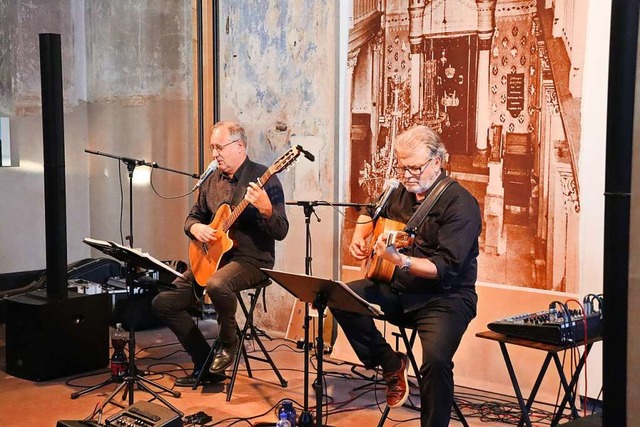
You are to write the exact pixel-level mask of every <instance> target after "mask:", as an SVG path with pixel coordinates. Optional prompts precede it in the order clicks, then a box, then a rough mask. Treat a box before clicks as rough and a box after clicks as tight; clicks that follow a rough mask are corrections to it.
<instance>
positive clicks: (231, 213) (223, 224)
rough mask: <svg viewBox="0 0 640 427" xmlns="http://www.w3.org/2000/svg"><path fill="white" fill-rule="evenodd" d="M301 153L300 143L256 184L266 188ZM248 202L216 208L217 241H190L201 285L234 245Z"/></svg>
mask: <svg viewBox="0 0 640 427" xmlns="http://www.w3.org/2000/svg"><path fill="white" fill-rule="evenodd" d="M302 152H303V149H302V147H301V146H299V145H297V146H295V147H293V148H291V149H290V150H289V151H287V152H286V153H284V154H283V155H282V156H281V157H280V158H279V159H278V160H276V161H275V162H274V163H273V165H271V166H270V167H269V169H267V171H266V172H265V173H264V174H263V175H262V176H261V177H260V178H258V180H257V182H256V184H258V186H259V187H260V188H263V187H264V185H265V184H266V182H267V181H268V180H269V178H271V176H273V175H274V174H276V173H278V172H282V171H283V170H284V169H286V168H287V167H288V166H289V165H291V164H292V163H293V162H294V160H296V159H297V158H298V156H299V155H300V153H302ZM248 204H249V202H247V201H246V200H245V199H242V201H241V202H240V203H239V204H238V206H236V207H235V208H234V209H233V210H231V207H230V206H229V205H227V204H223V205H221V206H220V207H219V208H218V210H217V211H216V214H215V216H214V217H213V221H211V224H209V227H211V228H213V229H214V230H215V234H216V238H217V240H216V241H215V242H214V243H202V242H200V241H197V240H194V239H192V240H191V242H190V243H189V262H190V263H191V271H193V275H194V277H195V279H196V282H197V283H198V284H199V285H200V286H205V285H206V283H207V279H209V277H211V275H212V274H213V273H215V272H216V270H218V267H219V265H220V260H221V259H222V256H223V255H224V254H225V253H226V252H228V251H229V250H230V249H231V248H232V247H233V240H231V238H230V237H229V229H230V228H231V226H232V225H233V223H234V222H235V221H236V220H237V219H238V217H239V216H240V214H242V211H244V209H245V208H246V207H247V205H248Z"/></svg>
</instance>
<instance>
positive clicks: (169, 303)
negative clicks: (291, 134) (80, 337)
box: [152, 122, 289, 387]
mask: <svg viewBox="0 0 640 427" xmlns="http://www.w3.org/2000/svg"><path fill="white" fill-rule="evenodd" d="M209 147H210V148H211V154H212V157H213V159H214V160H215V161H217V163H218V169H217V170H215V171H214V172H213V173H211V174H210V175H209V176H208V178H206V180H205V181H204V182H203V183H202V185H201V187H200V193H199V195H198V200H197V201H196V202H195V204H194V205H193V207H192V208H191V212H189V215H188V216H187V219H186V221H185V224H184V231H185V233H186V234H187V236H189V238H190V239H191V240H192V241H191V244H190V248H189V258H190V261H191V268H190V269H189V270H187V272H186V273H185V275H186V276H187V277H188V278H189V279H192V281H191V282H187V281H184V280H182V279H180V278H178V279H176V280H175V281H174V285H175V286H176V289H175V290H168V291H165V292H161V293H160V294H158V295H157V296H156V297H155V298H154V300H153V303H152V305H153V308H154V310H155V312H156V313H157V314H158V317H160V319H161V320H163V321H164V323H166V324H167V325H168V326H169V328H170V329H171V330H172V331H173V333H174V334H175V335H176V337H177V338H178V340H179V341H180V343H181V344H182V346H183V347H184V349H185V350H186V351H187V353H189V355H190V356H191V359H192V360H193V366H194V369H193V372H192V374H191V375H189V376H187V377H183V378H178V379H176V383H175V384H176V386H180V387H192V386H193V385H194V384H195V382H196V380H197V378H198V375H199V374H200V372H201V370H202V369H206V370H208V372H205V374H203V376H202V377H201V380H203V381H204V382H213V381H220V380H222V379H224V378H225V376H224V375H223V374H224V370H225V369H226V368H228V367H229V366H230V365H231V364H232V363H233V360H234V355H235V353H236V350H237V346H238V336H237V334H236V318H235V316H236V309H237V300H236V292H238V291H241V290H244V289H248V288H251V287H252V286H254V285H256V284H258V283H259V282H261V281H263V280H265V279H266V278H267V277H266V275H265V274H264V273H263V272H262V271H260V268H261V267H266V268H272V267H273V264H274V247H275V241H276V240H282V239H284V238H285V236H286V235H287V232H288V231H289V222H288V221H287V216H286V214H285V203H284V192H283V190H282V185H281V184H280V181H279V180H278V179H277V177H275V176H274V177H273V179H270V180H269V177H271V174H270V171H271V169H272V168H273V166H272V168H267V167H266V166H263V165H260V164H257V163H255V162H253V161H251V160H250V159H249V157H248V156H247V151H246V148H247V137H246V135H245V131H244V129H243V128H242V127H241V126H240V125H238V124H236V123H232V122H219V123H216V124H215V125H214V126H213V128H212V131H211V138H210V143H209ZM265 171H266V172H265ZM265 176H266V179H265ZM265 181H266V182H265ZM229 206H233V207H234V208H233V211H231V209H230V207H229ZM245 208H246V209H245ZM214 214H215V215H214ZM194 283H197V284H199V285H200V286H203V287H205V291H206V292H207V294H209V297H210V298H211V302H212V303H213V306H214V308H215V311H216V313H217V315H218V325H219V334H218V339H217V340H216V349H215V356H214V359H213V362H212V363H211V365H210V366H204V363H205V360H206V358H207V355H208V353H209V351H210V347H209V344H208V343H207V341H206V340H205V338H204V336H203V335H202V332H201V331H200V329H199V328H198V327H197V325H196V324H195V323H194V321H193V319H192V318H191V315H190V314H189V313H188V312H187V308H189V307H193V306H194V304H195V302H196V301H195V300H196V299H199V298H200V296H201V295H202V292H201V291H199V288H198V287H197V286H195V289H194Z"/></svg>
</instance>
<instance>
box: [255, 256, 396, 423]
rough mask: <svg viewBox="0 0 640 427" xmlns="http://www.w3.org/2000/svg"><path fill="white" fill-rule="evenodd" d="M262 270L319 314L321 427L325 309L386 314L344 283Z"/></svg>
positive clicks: (317, 388) (318, 413)
mask: <svg viewBox="0 0 640 427" xmlns="http://www.w3.org/2000/svg"><path fill="white" fill-rule="evenodd" d="M261 270H262V271H264V273H265V274H266V275H267V276H269V277H270V278H271V279H273V280H274V281H275V282H276V283H278V284H279V285H280V286H282V287H283V288H285V289H286V290H287V291H289V293H291V294H292V295H293V296H295V297H296V298H298V299H299V300H300V301H302V302H304V303H307V304H311V305H312V307H313V308H315V309H316V310H317V311H318V319H319V321H318V336H317V338H316V354H317V357H318V370H317V377H316V381H315V385H314V388H315V392H316V426H318V427H321V426H322V398H323V392H322V368H323V367H322V362H323V360H322V353H323V350H324V339H323V322H322V319H323V317H324V311H325V309H326V308H327V307H331V308H338V309H340V310H345V311H351V312H353V313H359V314H364V315H367V316H372V317H382V316H384V313H383V312H382V310H380V308H379V307H378V306H376V305H373V304H370V303H369V302H367V301H366V300H365V299H363V298H361V297H360V296H359V295H358V294H356V293H355V292H353V291H352V290H351V289H350V288H349V287H348V286H347V285H345V284H344V283H343V282H341V281H338V280H331V279H324V278H321V277H313V276H309V275H305V274H296V273H287V272H284V271H278V270H270V269H267V268H261ZM305 344H306V343H305ZM304 392H305V395H306V394H307V393H308V392H309V391H308V390H307V389H306V388H305V391H304ZM305 400H306V399H305Z"/></svg>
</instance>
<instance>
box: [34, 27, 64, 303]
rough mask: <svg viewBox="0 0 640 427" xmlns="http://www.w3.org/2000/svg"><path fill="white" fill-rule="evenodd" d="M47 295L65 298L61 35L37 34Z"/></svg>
mask: <svg viewBox="0 0 640 427" xmlns="http://www.w3.org/2000/svg"><path fill="white" fill-rule="evenodd" d="M40 86H41V89H42V140H43V160H44V209H45V231H46V249H47V295H48V296H50V297H51V298H62V297H65V296H66V295H67V204H66V190H65V177H64V170H65V162H64V107H63V95H62V48H61V45H60V34H40Z"/></svg>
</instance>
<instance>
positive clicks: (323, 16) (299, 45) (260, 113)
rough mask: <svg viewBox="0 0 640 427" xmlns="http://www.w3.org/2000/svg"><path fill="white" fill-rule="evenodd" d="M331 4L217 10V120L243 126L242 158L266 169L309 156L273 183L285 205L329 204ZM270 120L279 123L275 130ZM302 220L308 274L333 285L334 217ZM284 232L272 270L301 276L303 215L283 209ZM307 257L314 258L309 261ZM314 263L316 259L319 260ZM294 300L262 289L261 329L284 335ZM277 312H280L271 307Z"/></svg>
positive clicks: (251, 1)
mask: <svg viewBox="0 0 640 427" xmlns="http://www.w3.org/2000/svg"><path fill="white" fill-rule="evenodd" d="M337 7H338V6H337V5H336V4H335V2H331V1H326V0H325V1H311V0H304V1H278V0H268V1H264V0H241V1H221V2H220V15H219V16H220V18H219V19H220V29H219V33H220V50H219V54H220V76H219V87H220V117H221V119H225V120H237V121H239V122H240V123H242V124H244V125H245V126H246V128H247V134H248V135H247V136H248V138H249V155H250V157H251V158H253V159H254V160H257V161H259V162H261V163H264V164H267V165H269V164H271V163H272V162H273V161H274V160H275V159H276V158H277V157H278V156H280V155H281V154H282V153H284V152H285V151H286V150H287V149H288V148H290V146H291V145H294V144H299V145H302V146H303V147H304V148H305V149H306V150H308V151H310V152H311V153H313V154H314V155H315V156H316V160H315V162H313V163H312V162H309V161H308V160H307V159H305V158H300V159H299V160H298V161H297V162H296V163H295V165H294V166H293V167H292V168H291V170H290V171H287V172H284V173H282V174H280V175H279V178H280V180H281V181H282V184H283V186H284V190H285V195H286V199H287V200H288V201H290V200H307V201H315V200H327V201H332V200H334V186H335V182H334V179H333V177H334V175H335V171H336V169H335V168H336V167H339V165H336V164H335V161H334V155H335V154H334V151H335V147H337V144H338V142H337V141H336V134H337V133H336V127H337V115H336V113H335V112H336V111H337V103H336V99H335V97H336V91H337V86H338V84H337V70H336V67H337V65H336V59H337V53H336V52H337V9H336V8H337ZM278 122H283V123H285V124H286V125H287V131H289V130H290V131H291V138H290V139H291V141H290V142H287V140H286V131H284V132H282V131H278V130H277V129H276V128H275V127H276V124H277V123H278ZM316 213H317V214H318V218H320V220H321V222H318V221H317V218H316V217H315V216H312V217H311V221H310V231H311V238H312V242H313V243H312V248H311V249H312V257H313V258H312V263H311V264H312V273H313V274H314V275H317V276H322V277H335V265H336V263H337V260H336V259H335V257H336V254H337V252H336V248H335V242H334V234H335V233H336V232H337V230H336V229H335V217H334V216H335V213H334V211H333V210H332V209H331V208H325V207H318V208H317V209H316ZM287 215H288V218H289V222H290V231H289V235H288V236H287V238H286V239H285V240H284V242H282V243H280V244H278V246H277V248H276V250H277V254H276V257H277V260H276V267H275V268H277V269H281V270H286V271H293V272H300V273H302V272H305V264H304V256H305V217H304V213H303V208H302V207H300V206H288V208H287ZM314 255H316V256H315V257H314ZM318 255H320V256H318ZM291 304H293V298H292V297H291V296H290V295H289V294H288V293H286V291H284V290H283V289H282V288H281V287H279V286H277V285H275V286H271V287H270V288H269V289H268V301H267V308H268V310H269V311H268V312H267V313H265V312H264V311H262V310H260V311H256V313H258V312H259V314H258V316H259V317H260V319H259V321H260V323H261V324H262V325H264V326H265V327H266V329H269V328H273V329H276V330H281V331H283V332H284V328H286V324H287V322H288V320H289V314H290V312H291V310H290V308H291ZM278 307H280V308H281V309H278Z"/></svg>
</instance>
